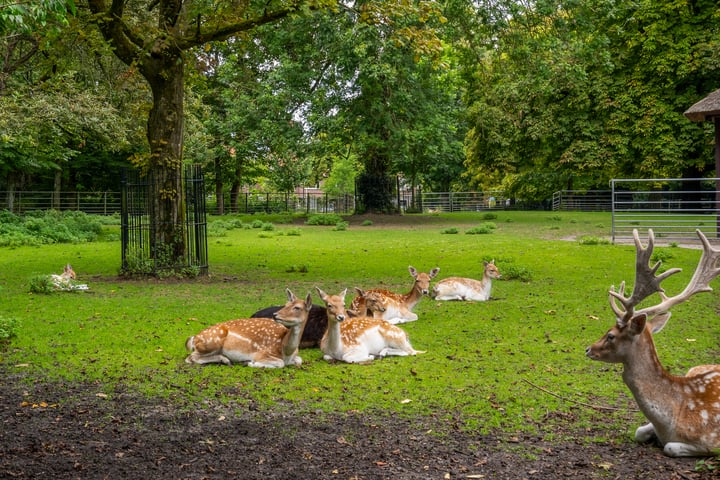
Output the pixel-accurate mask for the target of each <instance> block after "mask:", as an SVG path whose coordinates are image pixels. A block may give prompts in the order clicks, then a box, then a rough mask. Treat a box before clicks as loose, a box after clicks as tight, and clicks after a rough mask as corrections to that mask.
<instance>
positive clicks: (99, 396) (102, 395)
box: [95, 393, 108, 398]
mask: <svg viewBox="0 0 720 480" xmlns="http://www.w3.org/2000/svg"><path fill="white" fill-rule="evenodd" d="M95 396H96V397H98V398H107V397H108V396H107V393H96V394H95Z"/></svg>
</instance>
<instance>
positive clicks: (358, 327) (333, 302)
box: [315, 287, 423, 363]
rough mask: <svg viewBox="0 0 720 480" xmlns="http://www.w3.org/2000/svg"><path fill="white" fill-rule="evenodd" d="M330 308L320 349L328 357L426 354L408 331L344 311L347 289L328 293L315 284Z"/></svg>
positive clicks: (348, 358)
mask: <svg viewBox="0 0 720 480" xmlns="http://www.w3.org/2000/svg"><path fill="white" fill-rule="evenodd" d="M315 288H316V289H317V291H318V294H319V295H320V298H322V300H323V302H325V305H326V307H327V316H328V329H327V332H325V335H324V336H323V338H322V340H321V342H320V350H322V352H323V358H324V359H325V360H328V361H331V360H340V361H343V362H347V363H366V362H371V361H372V360H374V359H375V358H378V357H386V356H391V355H396V356H405V355H417V354H418V353H423V352H420V351H418V350H415V349H414V348H413V347H412V345H410V342H409V341H408V336H407V333H405V331H403V330H402V329H401V328H400V327H397V326H395V325H392V324H391V323H388V322H386V321H385V320H381V319H378V318H371V317H350V318H349V317H348V315H347V311H346V310H345V295H346V293H347V289H345V290H343V291H342V292H341V293H340V294H339V295H328V294H326V293H325V292H323V291H322V290H321V289H320V288H318V287H315Z"/></svg>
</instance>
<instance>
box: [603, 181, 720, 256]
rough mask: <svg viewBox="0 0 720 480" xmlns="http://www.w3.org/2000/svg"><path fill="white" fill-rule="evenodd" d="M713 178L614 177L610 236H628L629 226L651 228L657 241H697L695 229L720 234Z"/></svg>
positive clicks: (719, 204) (628, 238) (713, 236)
mask: <svg viewBox="0 0 720 480" xmlns="http://www.w3.org/2000/svg"><path fill="white" fill-rule="evenodd" d="M718 180H720V179H717V178H697V179H692V178H691V179H687V178H660V179H614V180H612V181H611V186H612V240H613V242H623V241H631V240H632V231H633V229H638V230H647V229H650V228H652V229H653V231H654V232H655V236H656V238H658V240H659V241H661V242H667V243H673V242H675V243H680V242H697V235H696V234H695V230H700V231H702V232H703V233H704V234H705V235H706V236H707V237H708V239H709V240H712V241H716V240H718V239H719V238H720V198H719V197H718V193H719V192H718V191H717V189H716V185H717V182H718Z"/></svg>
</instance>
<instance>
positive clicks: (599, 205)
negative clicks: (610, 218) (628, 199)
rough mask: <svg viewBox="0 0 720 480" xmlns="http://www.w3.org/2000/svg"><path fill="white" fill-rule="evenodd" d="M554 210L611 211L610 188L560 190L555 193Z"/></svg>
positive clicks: (553, 199)
mask: <svg viewBox="0 0 720 480" xmlns="http://www.w3.org/2000/svg"><path fill="white" fill-rule="evenodd" d="M552 209H553V211H580V212H609V211H611V210H612V192H611V191H610V190H560V191H558V192H555V193H553V198H552Z"/></svg>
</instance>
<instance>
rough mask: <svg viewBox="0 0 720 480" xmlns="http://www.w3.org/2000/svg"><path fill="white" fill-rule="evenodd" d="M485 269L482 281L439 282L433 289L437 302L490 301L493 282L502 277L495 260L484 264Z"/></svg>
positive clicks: (464, 279)
mask: <svg viewBox="0 0 720 480" xmlns="http://www.w3.org/2000/svg"><path fill="white" fill-rule="evenodd" d="M483 265H484V266H485V269H484V271H483V277H482V280H480V281H478V280H475V279H474V278H463V277H448V278H444V279H442V280H440V281H439V282H437V283H436V284H435V285H434V286H433V289H432V295H431V296H432V298H433V299H435V300H475V301H478V302H484V301H486V300H489V299H490V290H491V288H492V281H493V280H494V279H498V278H500V277H501V275H500V271H499V270H498V268H497V267H496V266H495V260H493V261H491V262H483Z"/></svg>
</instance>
